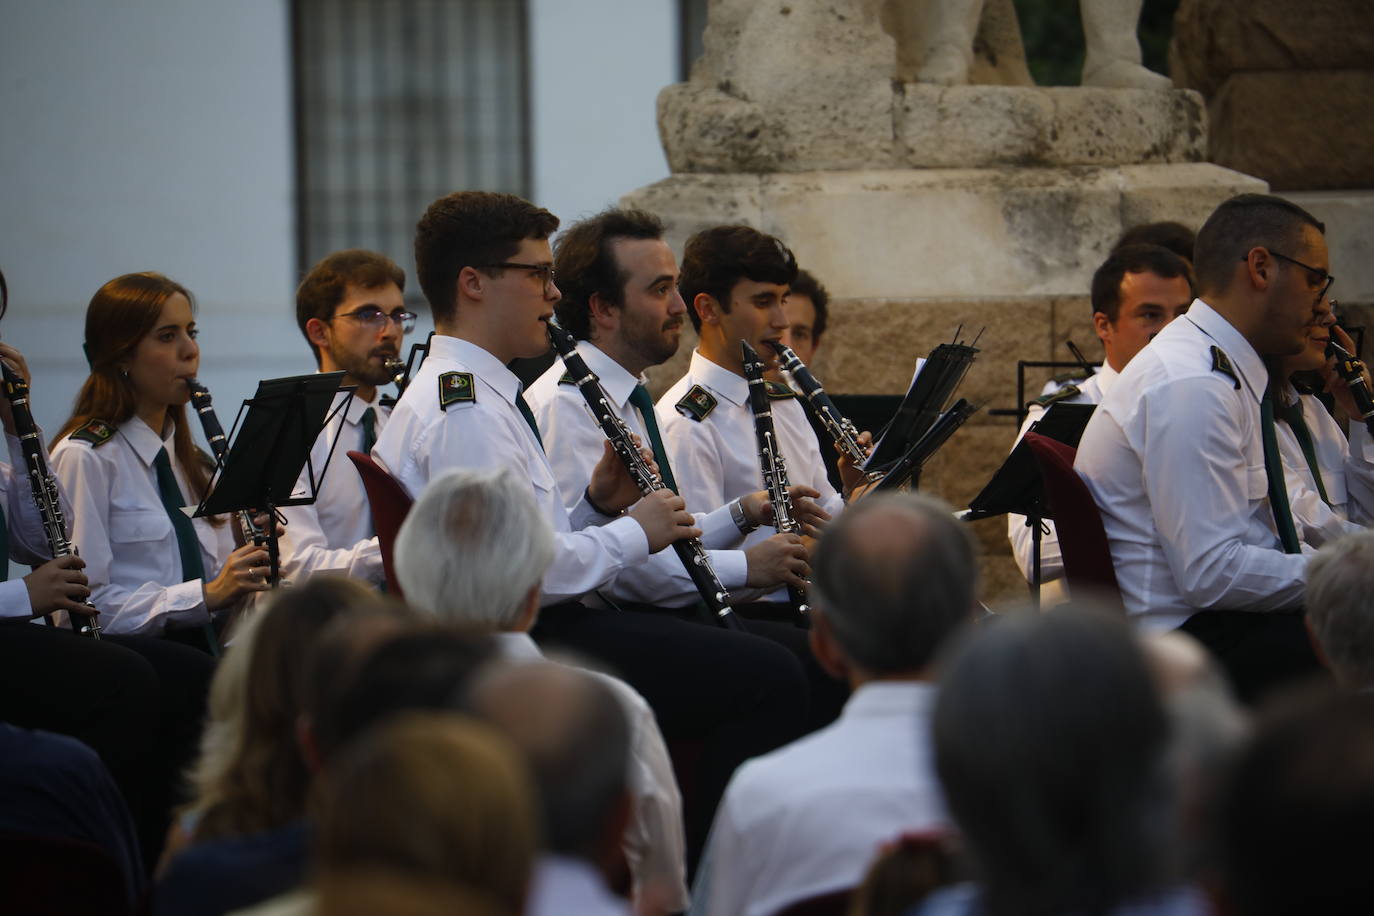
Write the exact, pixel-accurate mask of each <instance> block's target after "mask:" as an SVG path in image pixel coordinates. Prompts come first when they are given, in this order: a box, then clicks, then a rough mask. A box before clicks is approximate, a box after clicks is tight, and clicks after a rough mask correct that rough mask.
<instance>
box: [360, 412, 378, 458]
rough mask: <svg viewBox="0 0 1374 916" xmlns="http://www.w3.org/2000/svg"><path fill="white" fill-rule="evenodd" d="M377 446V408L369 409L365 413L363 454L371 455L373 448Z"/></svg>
mask: <svg viewBox="0 0 1374 916" xmlns="http://www.w3.org/2000/svg"><path fill="white" fill-rule="evenodd" d="M376 444H377V408H375V407H369V408H368V409H367V410H364V411H363V454H364V455H371V454H372V446H374V445H376Z"/></svg>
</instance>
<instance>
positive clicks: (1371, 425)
mask: <svg viewBox="0 0 1374 916" xmlns="http://www.w3.org/2000/svg"><path fill="white" fill-rule="evenodd" d="M1326 355H1327V356H1328V357H1331V356H1334V357H1335V358H1336V374H1337V375H1339V376H1340V377H1341V378H1343V379H1344V380H1345V383H1346V384H1347V385H1349V386H1350V396H1351V397H1352V398H1354V399H1355V407H1356V408H1357V409H1358V410H1359V412H1360V419H1361V420H1363V421H1364V425H1365V428H1366V429H1368V430H1369V434H1370V435H1371V436H1374V397H1370V394H1369V385H1368V384H1367V383H1366V382H1365V380H1364V361H1363V360H1361V359H1360V358H1359V357H1356V356H1352V355H1351V354H1350V353H1349V352H1348V351H1347V350H1346V349H1345V348H1344V347H1342V346H1341V345H1340V344H1338V343H1336V342H1335V341H1334V340H1329V341H1327V343H1326Z"/></svg>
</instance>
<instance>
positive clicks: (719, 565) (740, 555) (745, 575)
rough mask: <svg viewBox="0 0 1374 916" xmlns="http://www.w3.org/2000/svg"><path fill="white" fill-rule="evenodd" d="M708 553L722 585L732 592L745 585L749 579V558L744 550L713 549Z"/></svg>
mask: <svg viewBox="0 0 1374 916" xmlns="http://www.w3.org/2000/svg"><path fill="white" fill-rule="evenodd" d="M707 553H708V554H709V555H710V557H711V566H712V568H714V569H715V571H716V577H717V578H719V579H720V584H721V585H724V586H725V587H726V588H727V589H729V590H730V591H732V592H735V591H739V590H740V589H742V588H744V587H745V583H747V582H748V580H749V558H748V557H746V556H745V555H744V551H743V550H711V551H707Z"/></svg>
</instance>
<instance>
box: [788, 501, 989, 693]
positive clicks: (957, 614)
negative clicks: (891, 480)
mask: <svg viewBox="0 0 1374 916" xmlns="http://www.w3.org/2000/svg"><path fill="white" fill-rule="evenodd" d="M813 571H814V577H813V582H812V584H813V588H814V592H815V604H816V607H817V608H818V609H819V610H820V611H821V612H822V613H823V614H824V616H825V620H826V622H827V623H828V624H829V627H830V629H831V631H832V632H833V633H834V636H835V639H836V641H837V642H838V643H839V646H840V649H841V650H842V651H843V652H844V653H845V655H846V656H848V657H849V659H850V661H851V662H853V663H854V664H855V665H857V666H858V667H860V668H862V669H863V670H864V671H866V672H868V673H869V674H872V675H891V674H898V673H912V672H917V671H920V670H922V669H924V668H925V667H926V666H927V665H928V664H929V663H930V661H931V659H932V658H933V657H934V656H935V653H936V652H937V651H938V649H939V647H940V645H941V644H942V643H943V642H944V640H945V638H946V637H948V636H949V634H950V633H952V632H954V631H955V630H956V629H958V628H959V627H960V626H962V625H963V624H964V623H965V622H966V621H967V620H968V619H969V616H970V613H971V611H972V608H973V604H974V593H975V591H976V588H977V579H978V577H977V566H976V558H975V555H974V549H973V542H972V540H971V539H970V538H969V535H968V532H967V531H965V530H964V528H963V526H962V525H960V523H959V522H957V521H955V519H954V515H953V512H952V510H951V509H950V508H949V507H948V506H946V505H945V504H944V503H942V502H940V501H939V500H935V499H931V498H929V497H927V496H922V495H920V494H911V493H902V494H890V495H889V494H881V495H873V496H868V497H865V498H864V499H863V500H861V501H860V502H858V503H856V504H855V505H854V506H852V507H851V508H849V509H846V510H845V512H844V513H843V514H842V515H840V517H839V518H838V519H836V520H835V521H834V522H832V523H831V524H830V525H829V526H828V527H827V528H826V531H825V534H824V535H823V536H822V537H821V540H820V543H819V544H818V545H817V548H816V552H815V556H814V563H813Z"/></svg>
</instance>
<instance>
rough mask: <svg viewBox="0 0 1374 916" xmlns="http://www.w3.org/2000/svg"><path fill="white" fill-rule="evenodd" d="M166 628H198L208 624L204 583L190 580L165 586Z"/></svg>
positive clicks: (208, 613) (208, 610)
mask: <svg viewBox="0 0 1374 916" xmlns="http://www.w3.org/2000/svg"><path fill="white" fill-rule="evenodd" d="M164 616H165V618H166V621H167V626H168V627H171V626H173V625H175V626H177V627H183V626H198V625H200V624H202V623H209V622H210V609H209V608H207V607H206V606H205V581H204V580H203V579H191V580H190V581H189V582H178V583H177V584H176V585H169V586H167V608H166V610H165V611H164Z"/></svg>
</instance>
